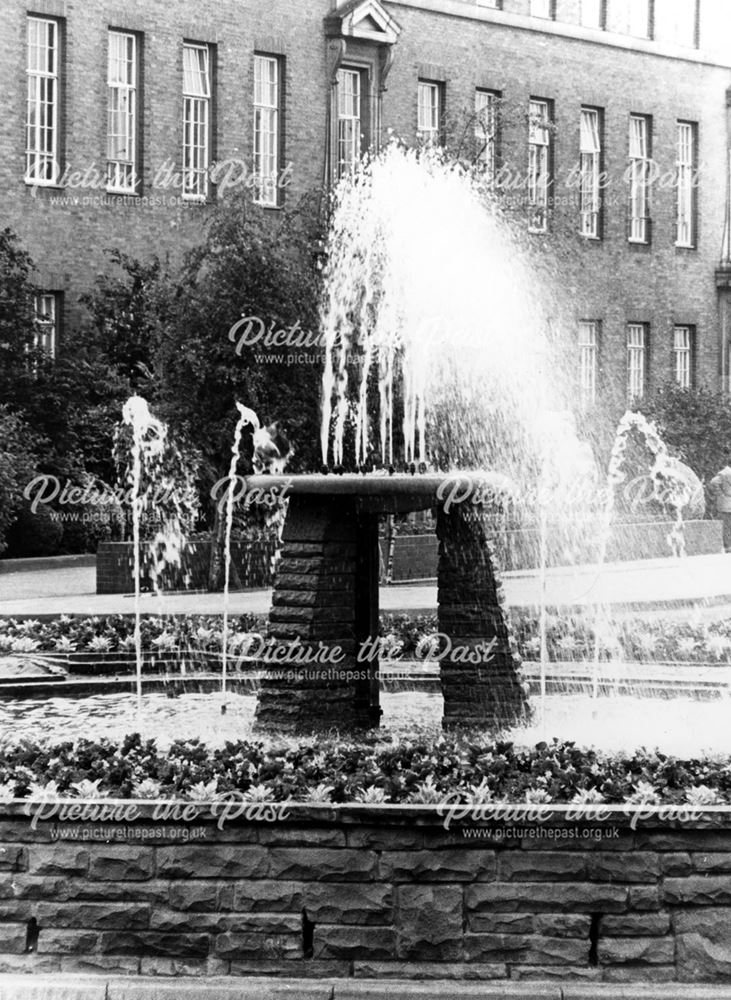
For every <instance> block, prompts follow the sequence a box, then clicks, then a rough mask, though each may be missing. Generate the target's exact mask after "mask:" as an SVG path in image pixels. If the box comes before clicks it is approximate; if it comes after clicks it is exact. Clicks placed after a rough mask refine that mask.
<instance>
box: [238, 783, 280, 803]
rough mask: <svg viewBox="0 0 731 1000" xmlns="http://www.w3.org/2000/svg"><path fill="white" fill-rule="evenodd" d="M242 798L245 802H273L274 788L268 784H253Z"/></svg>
mask: <svg viewBox="0 0 731 1000" xmlns="http://www.w3.org/2000/svg"><path fill="white" fill-rule="evenodd" d="M241 798H242V799H243V800H244V802H273V801H274V799H273V797H272V790H271V788H268V787H267V785H261V784H259V785H252V786H251V788H249V789H247V791H245V792H244V793H243V794H242V796H241Z"/></svg>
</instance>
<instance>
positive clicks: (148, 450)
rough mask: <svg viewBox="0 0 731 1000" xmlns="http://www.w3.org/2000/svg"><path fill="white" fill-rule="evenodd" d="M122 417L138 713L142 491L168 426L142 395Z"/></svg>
mask: <svg viewBox="0 0 731 1000" xmlns="http://www.w3.org/2000/svg"><path fill="white" fill-rule="evenodd" d="M122 419H123V421H124V423H125V424H127V425H128V426H129V427H130V428H131V429H132V464H131V468H130V480H131V482H130V486H131V501H132V550H133V567H134V568H133V572H134V585H135V596H134V609H135V628H134V643H135V663H136V686H137V712H138V714H139V713H141V711H142V630H141V627H140V623H141V609H140V585H141V580H140V522H141V513H142V508H143V504H144V499H143V493H142V488H141V487H142V470H143V465H144V463H145V461H146V460H150V459H152V458H154V457H156V456H158V455H161V454H162V451H163V448H164V447H165V438H166V433H167V432H166V428H165V425H164V424H163V423H162V422H161V421H160V420H157V419H156V418H155V417H153V416H152V414H151V413H150V408H149V406H148V405H147V400H145V399H143V398H142V396H131V397H130V398H129V399H128V400H127V402H126V403H125V404H124V407H123V409H122Z"/></svg>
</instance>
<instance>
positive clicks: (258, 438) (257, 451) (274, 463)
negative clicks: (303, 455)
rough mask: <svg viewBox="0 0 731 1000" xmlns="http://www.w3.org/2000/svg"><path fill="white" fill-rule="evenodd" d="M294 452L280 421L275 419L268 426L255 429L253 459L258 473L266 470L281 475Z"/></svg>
mask: <svg viewBox="0 0 731 1000" xmlns="http://www.w3.org/2000/svg"><path fill="white" fill-rule="evenodd" d="M293 452H294V449H293V448H292V445H291V444H290V442H289V440H288V438H286V437H285V435H284V434H283V432H282V431H281V430H280V429H279V422H278V421H276V420H275V421H274V423H273V424H270V425H269V426H268V427H260V428H258V429H257V430H255V431H254V457H253V459H252V461H253V465H254V471H255V472H256V473H257V475H261V474H262V473H265V472H267V473H271V474H272V475H275V476H277V475H281V474H282V473H283V472H284V469H285V466H286V465H287V462H288V461H289V459H290V458H291V457H292V454H293Z"/></svg>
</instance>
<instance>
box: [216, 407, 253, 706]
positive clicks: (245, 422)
mask: <svg viewBox="0 0 731 1000" xmlns="http://www.w3.org/2000/svg"><path fill="white" fill-rule="evenodd" d="M236 409H237V410H238V411H239V417H238V420H237V421H236V427H235V429H234V439H233V444H232V445H231V462H230V464H229V469H228V484H227V489H226V494H225V495H226V532H225V536H224V538H225V540H224V570H223V622H222V626H221V694H222V696H224V697H225V695H226V684H227V679H228V678H227V674H228V616H229V599H230V590H231V534H232V530H233V518H234V503H235V500H236V495H235V494H236V489H235V484H236V482H237V474H236V469H237V467H238V464H239V458H240V457H241V437H242V435H243V433H244V428H245V427H247V426H251V427H253V429H254V433H256V432H257V431H258V430H259V429H260V427H261V424H260V423H259V418H258V417H257V415H256V413H254V411H253V410H250V409H249V408H248V407H247V406H244V405H243V404H242V403H236Z"/></svg>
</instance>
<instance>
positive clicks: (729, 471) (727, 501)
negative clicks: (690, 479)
mask: <svg viewBox="0 0 731 1000" xmlns="http://www.w3.org/2000/svg"><path fill="white" fill-rule="evenodd" d="M729 457H731V456H727V459H728V458H729ZM708 491H709V493H710V495H711V500H712V501H713V504H714V506H715V508H716V515H717V516H718V517H719V518H720V519H721V521H722V522H723V548H724V551H725V552H731V465H726V466H724V468H723V469H721V471H720V472H719V473H717V474H716V475H715V476H714V477H713V479H712V480H711V481H710V483H709V484H708Z"/></svg>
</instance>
